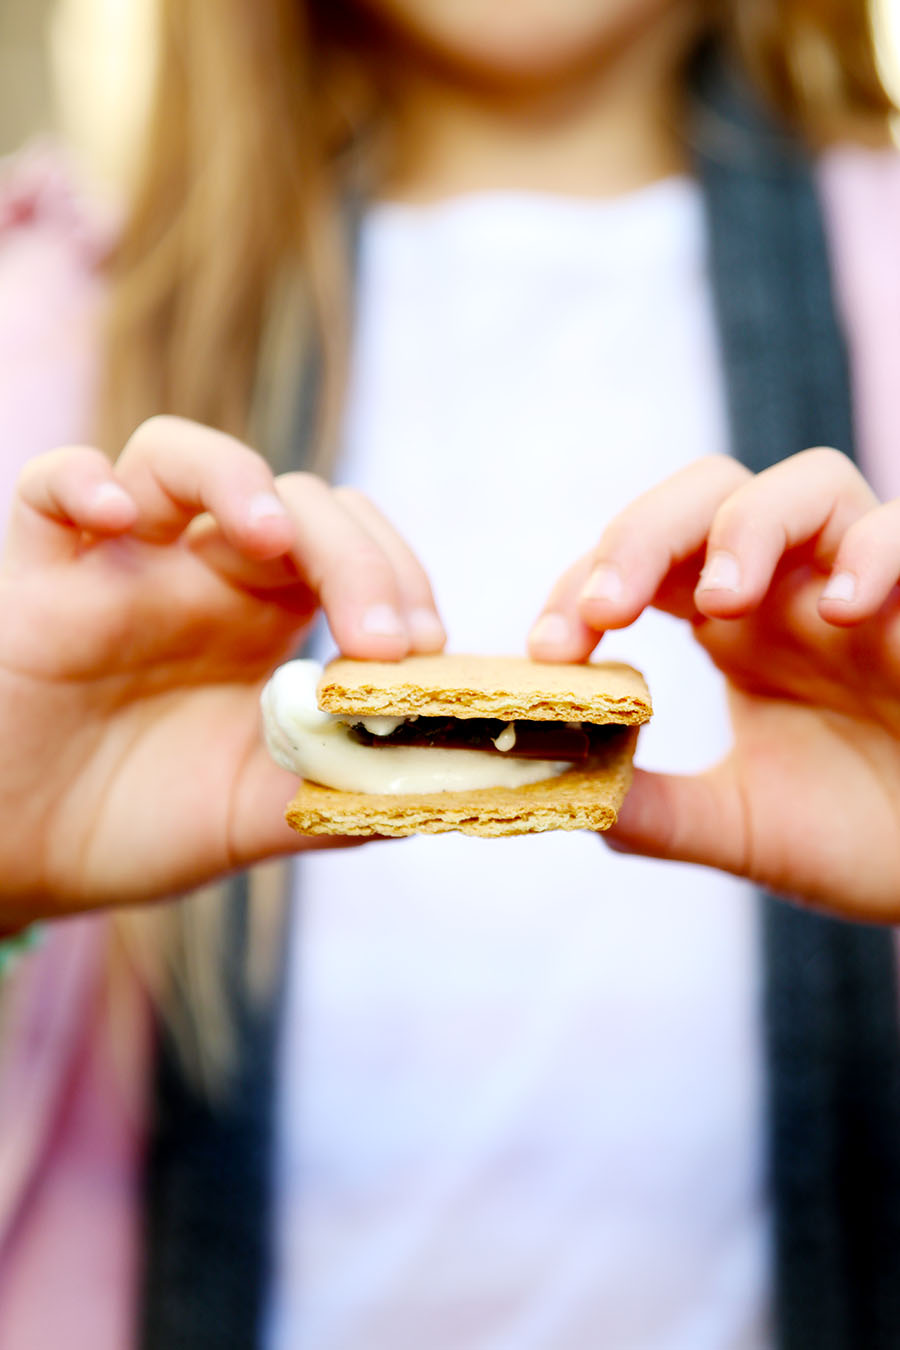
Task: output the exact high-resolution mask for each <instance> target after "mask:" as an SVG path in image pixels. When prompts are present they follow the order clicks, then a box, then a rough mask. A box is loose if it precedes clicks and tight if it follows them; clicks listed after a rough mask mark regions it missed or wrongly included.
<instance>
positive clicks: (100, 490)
mask: <svg viewBox="0 0 900 1350" xmlns="http://www.w3.org/2000/svg"><path fill="white" fill-rule="evenodd" d="M92 505H93V506H95V507H97V506H100V507H106V506H128V507H133V506H134V502H133V501H132V500H131V498H130V497H129V495H128V493H127V492H126V491H125V489H124V488H123V487H119V485H118V483H98V485H97V486H96V487H95V488H94V491H93V493H92Z"/></svg>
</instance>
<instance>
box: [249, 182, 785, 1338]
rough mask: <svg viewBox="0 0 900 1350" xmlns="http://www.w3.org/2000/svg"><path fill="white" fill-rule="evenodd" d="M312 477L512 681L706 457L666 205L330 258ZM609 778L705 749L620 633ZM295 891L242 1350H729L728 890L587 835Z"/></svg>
mask: <svg viewBox="0 0 900 1350" xmlns="http://www.w3.org/2000/svg"><path fill="white" fill-rule="evenodd" d="M358 295H359V310H358V318H357V329H356V345H355V352H354V362H353V370H352V379H351V385H350V397H349V410H348V416H347V422H346V445H345V450H344V455H343V460H342V463H341V471H340V477H341V478H342V479H343V480H345V481H351V482H353V483H355V484H357V485H358V486H359V487H361V488H362V489H363V490H365V491H366V492H368V493H369V494H370V495H371V496H372V497H373V499H374V500H375V501H376V502H377V503H378V504H379V506H381V507H382V508H383V509H384V511H385V512H386V513H387V515H388V516H389V517H390V518H391V519H392V520H393V521H394V522H395V524H396V525H397V526H398V527H399V528H400V530H401V531H402V532H403V534H404V535H405V536H406V538H407V539H408V540H409V542H410V543H411V545H412V546H413V548H415V549H416V551H417V552H418V554H419V556H420V558H421V559H422V560H423V562H424V563H425V565H426V567H427V569H428V571H429V573H430V575H431V577H432V580H433V583H434V586H435V592H436V595H437V598H438V603H439V605H440V608H441V612H442V614H443V616H444V618H445V621H446V623H447V628H448V632H449V636H450V646H451V648H452V649H456V650H461V651H466V650H472V651H484V652H492V651H498V652H507V651H508V652H515V651H521V650H522V649H523V645H524V641H525V636H526V634H527V631H528V628H529V627H530V624H531V622H532V621H533V619H534V618H535V616H536V614H537V613H538V610H539V608H540V606H541V603H542V601H543V599H544V597H545V595H546V593H547V591H548V589H549V587H550V585H551V583H552V582H553V580H554V579H555V577H556V576H557V575H558V573H559V572H560V571H561V570H562V569H563V568H564V567H565V566H566V565H567V564H568V563H570V562H571V561H573V560H574V558H575V557H576V556H577V555H578V554H579V553H580V552H582V551H583V550H584V549H586V548H587V547H589V546H590V545H591V543H592V542H594V541H595V540H596V538H597V537H598V535H599V533H600V531H601V529H602V527H603V525H604V523H605V522H606V521H607V520H608V519H610V517H611V516H613V515H614V514H615V513H616V512H617V511H618V510H619V509H620V508H621V507H623V506H624V505H625V504H626V503H627V502H628V501H630V500H631V499H632V498H633V497H634V496H635V495H636V494H638V493H639V492H641V491H643V490H645V489H646V488H647V487H649V486H651V485H652V484H653V483H655V482H657V481H658V480H660V479H661V478H663V477H665V476H666V475H667V474H669V473H671V472H672V471H674V470H675V469H677V468H679V467H680V466H682V465H684V464H686V463H688V462H689V461H691V460H693V459H695V458H697V457H698V456H700V455H705V454H710V453H714V452H723V451H725V450H726V449H727V444H728V439H727V429H726V419H725V412H724V405H723V390H722V377H721V371H720V368H719V358H718V351H717V344H716V336H715V332H714V324H713V318H712V313H711V305H710V296H709V289H708V281H707V276H706V272H705V262H704V234H703V223H702V207H701V203H700V200H699V194H698V191H697V189H696V188H695V187H694V185H693V184H691V183H690V182H688V181H687V180H682V179H673V180H668V181H666V182H663V183H660V184H657V185H655V186H653V187H651V188H648V189H645V190H643V191H641V192H638V193H636V194H634V195H632V196H630V197H627V198H624V199H619V200H615V201H609V202H596V201H592V202H586V201H576V200H568V199H556V198H546V197H541V196H532V195H525V194H487V195H479V196H475V197H471V198H464V199H460V200H456V201H451V202H449V203H445V204H442V205H439V206H434V207H427V208H422V207H399V206H382V207H378V208H376V209H374V210H373V211H372V212H371V213H370V215H369V217H368V219H367V221H366V223H365V227H364V230H363V238H362V253H361V261H360V274H359V292H358ZM602 650H603V651H604V652H605V653H608V654H610V655H617V656H624V657H625V658H626V659H628V660H631V661H632V662H634V663H635V664H637V665H639V666H640V667H642V668H643V669H644V671H645V672H646V675H647V677H648V680H649V683H650V686H651V689H652V692H653V699H654V704H655V717H654V721H653V723H652V724H651V726H650V727H649V728H648V729H646V730H645V731H644V732H643V733H642V737H641V744H640V749H639V762H642V763H644V764H645V765H649V766H651V767H662V768H666V769H679V770H684V771H691V770H694V769H696V768H699V767H702V766H704V765H706V764H708V763H710V762H712V761H713V760H714V759H715V758H716V757H718V756H719V754H720V753H722V751H723V750H724V749H725V748H726V746H727V744H728V729H727V718H726V714H725V709H724V701H723V693H722V685H721V680H720V678H719V677H718V675H717V673H716V672H715V671H714V669H713V668H712V667H711V665H710V664H709V662H708V661H707V660H706V658H705V657H704V655H703V654H702V652H701V651H700V650H699V648H698V647H697V646H696V645H695V644H694V643H693V642H692V640H691V637H690V634H689V631H688V630H687V627H686V626H684V625H680V624H678V623H676V622H675V621H674V620H671V619H669V618H668V617H666V616H662V615H659V614H656V613H648V614H647V615H645V616H644V617H643V618H642V619H641V620H640V621H639V623H638V624H637V625H635V626H634V627H633V628H632V629H630V630H628V631H627V632H625V633H621V634H614V635H612V634H611V635H609V637H608V638H606V639H604V642H603V644H602ZM299 870H300V888H301V893H302V903H301V911H300V914H299V916H298V918H299V921H298V923H297V924H296V928H295V938H294V942H293V948H292V953H291V975H290V984H289V1000H288V1011H287V1021H286V1029H285V1037H284V1045H283V1073H282V1086H283V1094H282V1100H281V1107H280V1137H279V1152H278V1190H277V1194H278V1248H279V1258H278V1262H277V1268H276V1272H275V1287H274V1291H273V1295H272V1299H271V1305H270V1317H269V1332H268V1346H269V1350H296V1348H297V1347H302V1350H593V1347H603V1348H604V1350H607V1348H608V1350H762V1348H763V1347H767V1346H768V1345H769V1344H770V1334H769V1331H768V1295H769V1288H768V1281H769V1274H768V1258H769V1251H768V1209H767V1198H766V1195H765V1187H764V1180H763V1170H764V1169H763V1162H762V1116H763V1101H762V1099H763V1074H762V1063H761V1037H760V1029H759V1006H758V1005H759V994H760V989H759V970H758V958H757V948H756V927H755V913H754V905H753V899H752V895H751V893H750V891H749V888H748V887H746V886H745V885H744V884H743V883H740V882H738V881H736V880H734V879H732V878H728V877H724V876H721V875H718V874H716V873H713V872H709V871H704V870H700V869H696V868H687V867H679V866H677V865H672V864H663V863H658V862H652V861H643V860H636V859H633V858H625V857H622V856H620V855H616V854H613V853H612V852H610V851H608V850H607V849H606V848H605V847H604V845H603V844H602V843H601V842H600V841H599V840H598V839H596V838H595V837H594V836H592V835H589V834H564V833H557V834H548V835H542V836H532V837H526V838H521V839H509V840H479V839H468V838H463V837H460V836H455V835H454V836H440V837H437V838H434V837H423V838H417V839H412V840H408V841H403V842H399V843H387V844H380V845H372V846H369V847H367V848H365V849H362V850H357V851H351V852H347V853H336V854H333V855H328V854H316V855H314V856H312V857H311V858H309V859H308V860H305V861H304V862H303V864H302V866H301V868H300V869H299Z"/></svg>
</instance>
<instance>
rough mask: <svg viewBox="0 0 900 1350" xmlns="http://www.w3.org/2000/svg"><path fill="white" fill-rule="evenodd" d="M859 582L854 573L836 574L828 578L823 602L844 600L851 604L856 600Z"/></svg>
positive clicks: (823, 593) (845, 602)
mask: <svg viewBox="0 0 900 1350" xmlns="http://www.w3.org/2000/svg"><path fill="white" fill-rule="evenodd" d="M856 591H857V581H856V577H855V576H854V575H853V573H852V572H835V573H833V574H832V576H830V577H829V578H828V584H827V586H826V587H825V589H824V591H823V592H822V599H823V600H842V601H843V602H844V604H850V603H851V602H852V601H854V600H855V599H856Z"/></svg>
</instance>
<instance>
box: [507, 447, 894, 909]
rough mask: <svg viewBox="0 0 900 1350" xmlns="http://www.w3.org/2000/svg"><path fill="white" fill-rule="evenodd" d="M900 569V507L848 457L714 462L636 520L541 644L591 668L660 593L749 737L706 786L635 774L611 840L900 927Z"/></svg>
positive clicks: (540, 652)
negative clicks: (758, 463) (600, 650)
mask: <svg viewBox="0 0 900 1350" xmlns="http://www.w3.org/2000/svg"><path fill="white" fill-rule="evenodd" d="M701 567H702V568H703V570H702V574H701ZM898 576H900V501H895V502H891V503H888V504H887V505H883V506H879V504H878V502H877V500H876V498H875V497H874V495H873V493H872V492H871V490H870V489H869V487H868V486H867V485H866V483H865V481H864V480H863V478H862V477H861V476H860V475H859V473H857V471H856V469H854V467H853V466H852V464H851V463H850V461H849V460H847V459H846V458H845V457H844V456H843V455H841V454H839V453H838V452H837V451H834V450H808V451H806V452H805V453H803V454H800V455H795V456H794V457H793V458H791V459H789V460H786V461H785V462H784V463H782V464H780V465H778V466H777V467H775V468H772V469H769V470H768V471H767V472H765V473H762V474H760V475H758V476H757V477H753V476H752V475H751V474H749V473H748V472H747V470H746V469H743V468H742V467H741V466H740V465H739V464H737V463H735V462H734V461H732V460H729V459H707V460H702V461H700V462H698V463H697V464H694V465H692V466H691V467H690V468H688V469H685V470H683V471H682V472H681V473H679V474H676V475H675V476H674V477H672V478H670V479H669V480H668V481H666V482H665V483H663V484H662V485H661V486H659V487H657V488H654V489H653V490H652V491H651V492H648V493H647V494H646V495H645V496H643V497H641V498H639V499H638V500H637V501H636V502H634V503H633V504H632V505H631V506H630V507H629V508H628V509H627V510H626V511H624V512H623V513H622V514H621V515H620V516H619V517H618V518H617V519H616V520H615V521H614V522H613V523H612V525H610V527H609V529H608V530H607V531H606V533H605V534H604V536H603V538H602V539H601V541H600V544H599V545H598V546H597V548H596V549H595V550H594V551H593V552H592V553H591V554H590V555H589V556H587V557H585V558H582V559H581V560H580V561H579V562H578V563H576V564H575V566H574V567H572V568H571V569H570V570H569V571H568V572H567V573H566V574H565V575H564V576H563V577H562V578H561V579H560V581H559V582H558V583H557V585H556V587H555V588H554V590H553V593H552V595H551V597H550V599H549V601H548V602H547V605H546V607H545V609H544V612H543V615H542V617H541V619H540V620H539V621H538V623H537V624H536V625H535V628H534V629H533V630H532V634H531V654H532V656H534V657H537V658H539V659H542V660H582V659H584V658H585V657H587V656H588V654H589V653H590V652H591V651H592V650H593V648H594V646H595V645H596V643H597V641H598V639H599V636H600V634H601V632H602V631H603V630H604V629H606V628H623V627H625V626H627V625H628V624H630V623H631V622H632V621H633V620H634V619H636V618H637V616H638V615H639V614H640V612H641V611H642V610H643V609H644V608H645V606H647V605H650V604H652V605H655V606H656V607H657V608H660V609H664V610H667V611H669V612H670V613H672V614H676V615H678V616H680V617H682V618H684V619H687V620H689V621H690V622H691V623H692V624H693V626H694V633H695V636H696V638H697V640H698V641H699V642H700V643H702V644H703V646H704V647H705V648H706V650H707V651H708V652H709V653H710V655H711V657H712V659H713V660H714V661H715V663H716V664H717V665H718V666H719V668H720V669H721V670H722V671H723V672H724V673H725V675H726V676H727V678H728V684H729V695H730V708H731V716H732V724H733V729H734V747H733V749H732V751H731V753H730V754H729V755H728V757H727V758H726V759H725V760H724V761H723V762H722V763H721V764H719V765H717V766H716V767H715V768H714V769H711V770H710V771H709V772H707V773H704V774H701V775H699V776H697V777H691V778H686V777H675V776H671V775H662V774H647V773H638V774H637V776H636V779H635V784H634V787H633V789H632V792H631V793H630V795H629V796H628V798H627V800H626V802H625V804H624V807H623V809H622V812H621V815H620V818H619V821H618V823H617V825H616V827H615V828H614V829H613V830H611V831H610V836H611V842H612V843H613V844H614V845H615V846H617V847H620V848H622V849H624V850H626V851H632V852H636V853H645V854H650V855H653V856H657V857H664V858H677V859H680V860H682V861H687V862H697V863H704V864H707V865H710V866H713V867H720V868H723V869H725V870H726V871H729V872H736V873H739V874H741V875H742V876H747V877H751V878H752V879H753V880H755V881H758V882H760V883H762V884H764V885H766V886H769V887H772V888H773V889H774V890H777V891H781V892H784V893H788V894H794V895H797V896H801V897H804V898H806V899H808V900H811V901H813V902H816V903H818V904H821V905H823V906H826V907H828V908H830V909H832V910H835V911H839V912H841V913H844V914H847V915H850V916H853V917H855V918H869V919H881V920H888V921H891V922H894V923H896V922H898V921H900V591H898V587H897V580H898Z"/></svg>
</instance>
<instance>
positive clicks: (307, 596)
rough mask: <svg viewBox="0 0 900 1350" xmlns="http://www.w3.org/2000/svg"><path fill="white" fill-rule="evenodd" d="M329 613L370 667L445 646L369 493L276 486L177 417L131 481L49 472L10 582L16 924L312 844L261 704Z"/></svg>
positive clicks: (9, 732) (5, 857) (124, 464)
mask: <svg viewBox="0 0 900 1350" xmlns="http://www.w3.org/2000/svg"><path fill="white" fill-rule="evenodd" d="M320 604H321V605H322V606H323V608H324V610H325V613H326V615H327V617H328V620H329V623H330V625H331V629H332V632H333V633H334V636H335V639H336V641H337V643H338V645H339V646H340V648H341V650H342V651H343V652H345V653H346V654H348V655H351V656H360V657H371V658H380V659H394V658H398V657H402V656H404V655H406V654H407V653H408V652H410V651H414V650H415V651H434V650H437V649H438V648H440V646H441V645H442V644H443V630H442V628H441V624H440V620H439V619H438V616H437V613H436V610H435V607H434V601H433V598H432V595H431V590H430V587H429V584H428V581H427V579H426V577H425V575H424V573H423V572H422V569H421V568H420V566H419V564H418V563H417V562H416V560H415V559H414V558H413V556H412V554H411V553H410V552H409V550H408V549H407V548H406V546H405V545H404V544H403V542H402V541H401V540H400V539H399V538H398V536H397V535H396V534H395V532H394V531H393V529H392V528H391V526H390V525H388V524H387V522H386V521H385V520H384V519H383V518H382V517H381V516H380V515H379V514H378V512H377V511H376V510H375V508H374V507H373V506H371V505H370V504H369V503H368V502H367V501H366V500H365V499H364V498H362V497H361V496H360V495H359V494H357V493H353V492H350V491H348V490H345V489H335V490H332V489H330V488H329V487H327V486H326V484H324V483H323V482H321V481H320V480H318V479H315V478H312V477H310V476H308V475H305V474H287V475H285V476H284V477H282V478H280V479H279V480H278V482H277V484H276V483H275V482H274V481H273V479H272V476H271V474H270V472H269V469H268V468H267V466H266V464H265V463H264V461H263V460H262V459H260V458H259V457H258V456H257V455H255V454H254V453H253V452H252V451H251V450H248V449H247V448H246V446H244V445H241V444H240V443H239V442H237V441H235V440H232V439H231V438H230V437H227V436H224V435H221V434H219V433H217V432H213V431H210V430H208V429H207V428H204V427H200V426H196V425H194V424H192V423H189V422H183V421H180V420H178V419H175V418H157V419H154V420H152V421H151V422H148V423H145V424H144V426H142V427H141V428H140V429H139V430H138V431H137V432H136V434H135V435H134V437H133V438H132V439H131V441H130V442H129V444H128V446H127V447H126V449H125V451H124V453H123V455H122V457H121V458H120V460H119V462H118V464H117V465H116V467H115V469H113V467H112V466H111V465H110V464H109V462H108V461H107V460H106V459H105V458H104V456H103V455H101V454H100V452H99V451H96V450H90V449H71V450H60V451H55V452H54V453H52V454H49V455H45V456H43V457H42V458H40V459H36V460H34V461H32V463H31V464H30V465H29V466H28V468H27V469H26V471H25V472H24V474H23V476H22V478H21V480H20V483H19V488H18V493H17V497H16V500H15V503H14V507H13V513H12V517H11V521H10V528H9V535H8V538H7V543H6V553H5V558H4V562H3V566H2V569H0V822H2V823H0V895H2V897H3V899H2V901H0V928H4V927H12V926H14V925H15V924H17V923H20V922H27V921H28V920H30V919H32V918H35V917H38V916H39V915H41V914H47V913H54V912H57V913H58V912H64V911H66V910H68V909H77V908H83V907H86V906H88V905H94V904H101V903H106V902H108V903H116V902H128V901H136V900H142V899H146V898H149V897H151V896H158V895H162V894H167V893H170V892H172V891H174V890H180V889H185V888H187V887H190V886H193V885H195V884H198V883H200V882H202V881H204V880H206V879H209V878H210V877H212V876H213V875H215V874H217V873H221V872H224V871H226V870H228V869H230V868H238V867H243V866H245V865H246V864H248V863H251V862H254V861H256V860H258V859H260V858H263V857H266V856H269V855H272V854H275V853H280V852H288V851H291V850H294V849H297V848H299V847H303V841H301V840H300V839H299V837H298V836H297V835H296V834H294V833H293V831H291V830H290V829H289V828H288V826H287V825H285V823H284V821H283V809H284V805H285V802H286V801H287V800H288V798H289V797H290V795H291V791H292V783H293V780H292V778H291V776H290V775H289V774H287V773H285V772H284V771H283V770H281V769H278V768H276V766H275V765H274V764H273V763H272V762H271V760H270V759H269V756H268V754H267V753H266V751H265V749H264V748H263V747H262V745H261V741H260V731H259V711H258V698H259V692H260V688H261V686H262V684H263V682H264V681H265V679H266V677H267V676H268V674H269V673H270V671H271V670H272V668H273V667H274V666H275V665H276V664H277V663H278V662H279V661H282V660H284V659H286V658H288V657H289V656H290V655H291V654H292V652H293V651H294V650H295V648H296V646H297V643H298V638H299V636H300V635H301V633H302V631H303V629H304V628H305V627H306V626H307V625H308V623H309V621H310V619H311V618H312V616H313V615H314V614H315V612H316V610H317V608H318V607H319V605H320Z"/></svg>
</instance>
